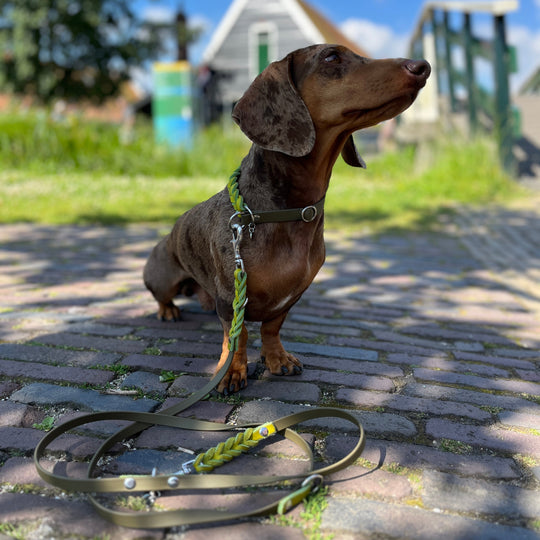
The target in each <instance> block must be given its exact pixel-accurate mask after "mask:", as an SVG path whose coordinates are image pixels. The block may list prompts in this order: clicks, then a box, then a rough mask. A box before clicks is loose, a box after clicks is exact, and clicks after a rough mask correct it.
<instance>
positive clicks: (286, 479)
mask: <svg viewBox="0 0 540 540" xmlns="http://www.w3.org/2000/svg"><path fill="white" fill-rule="evenodd" d="M239 176H240V169H238V170H236V171H235V172H234V173H233V175H232V176H231V179H230V180H229V184H228V187H229V195H230V198H231V203H232V205H233V207H234V209H235V213H234V214H233V215H232V216H231V220H230V222H229V223H230V228H231V231H232V237H233V238H232V244H233V249H234V255H235V264H236V269H235V272H234V279H235V298H234V301H233V311H234V315H233V321H232V324H231V329H230V331H229V354H228V357H227V361H226V362H225V363H224V365H223V366H222V367H221V368H220V370H219V371H218V372H217V373H216V374H215V375H214V376H213V377H212V379H211V380H210V381H209V382H208V383H207V384H206V385H205V386H204V387H203V388H201V389H200V390H198V391H196V392H194V393H193V394H192V395H191V396H189V397H188V398H187V399H185V400H184V401H182V402H180V403H178V404H176V405H174V406H172V407H168V408H167V409H165V410H163V411H161V412H160V413H141V412H131V411H109V412H99V413H90V414H86V415H83V416H81V417H78V418H75V419H72V420H68V421H67V422H65V423H63V424H61V425H60V426H58V427H56V428H54V429H53V430H52V431H50V432H49V433H47V434H46V435H45V436H44V437H43V438H42V439H41V441H40V442H39V443H38V445H37V446H36V449H35V451H34V464H35V466H36V469H37V471H38V473H39V475H40V476H41V478H42V479H43V480H45V481H46V482H48V483H49V484H51V485H53V486H56V487H58V488H60V489H63V490H67V491H76V492H81V493H88V494H89V495H88V499H89V500H90V502H91V504H92V505H93V507H94V508H95V510H96V511H97V513H98V514H99V515H101V516H102V517H104V518H105V519H107V520H109V521H110V522H112V523H114V524H116V525H121V526H124V527H134V528H163V527H173V526H179V525H195V524H204V523H206V524H208V523H215V522H221V521H228V520H235V519H240V518H246V517H251V516H260V515H267V514H271V513H275V512H277V513H279V514H283V513H285V512H287V511H288V510H289V509H290V508H292V507H294V506H296V505H297V504H299V503H300V502H301V501H302V500H304V499H305V498H306V497H307V496H308V495H309V494H310V493H315V492H316V491H317V490H318V489H319V488H320V487H321V485H322V482H323V476H325V475H329V474H332V473H335V472H337V471H338V470H340V469H343V468H344V467H347V466H348V465H350V464H352V463H353V462H354V461H355V460H356V459H357V458H358V457H359V456H360V454H361V453H362V451H363V449H364V445H365V436H364V430H363V427H362V425H361V424H360V422H359V421H358V420H357V419H356V418H355V417H354V416H353V415H352V414H350V413H349V412H347V411H344V410H341V409H335V408H313V409H308V410H305V411H301V412H299V413H296V414H291V415H288V416H284V417H282V418H279V419H277V420H273V421H271V422H266V423H264V424H261V425H259V424H255V423H248V424H241V425H237V426H233V425H230V424H220V423H216V422H208V421H203V420H196V419H192V418H179V417H177V416H176V415H177V414H178V413H180V412H182V411H184V410H186V409H188V408H189V407H191V406H192V405H194V404H195V403H197V402H198V401H200V400H201V399H203V398H205V397H206V396H207V395H208V394H209V393H210V392H211V391H212V390H213V389H214V388H215V387H216V386H217V385H218V384H219V382H220V381H221V379H222V378H223V377H224V376H225V374H226V372H227V371H228V369H229V367H230V365H231V363H232V359H233V356H234V353H235V352H236V350H237V348H238V339H239V335H240V332H241V330H242V325H243V322H244V308H245V306H246V303H247V296H246V294H247V286H246V283H247V274H246V271H245V268H244V262H243V260H242V257H241V254H240V243H241V241H242V234H243V230H244V228H245V224H242V223H235V224H232V221H233V218H235V217H239V216H241V215H247V216H252V215H253V216H254V215H255V214H253V213H252V212H251V210H250V209H249V207H248V206H247V205H246V203H245V202H244V200H243V198H242V196H241V195H240V193H239V190H238V178H239ZM301 219H302V218H301ZM249 223H251V224H252V225H253V227H250V228H249V231H250V234H253V230H254V224H255V222H254V221H253V220H251V221H250V222H249ZM248 226H249V225H248ZM323 417H325V418H340V419H343V420H347V421H349V422H351V423H352V424H353V425H354V426H355V428H357V429H358V442H357V444H356V446H355V448H354V449H353V450H352V451H351V452H349V454H347V455H346V456H345V457H344V458H342V459H341V460H339V461H337V462H335V463H333V464H331V465H328V466H326V467H322V468H318V469H315V468H314V467H315V459H314V456H313V452H312V450H311V448H310V446H309V444H308V443H307V442H306V441H305V440H304V439H303V438H302V437H301V436H300V435H299V434H298V433H297V432H296V431H294V430H292V429H291V427H292V426H294V425H296V424H299V423H302V422H306V421H308V420H314V419H317V418H323ZM104 420H115V421H128V422H131V423H130V425H128V426H127V427H125V428H123V429H121V430H119V431H118V432H117V433H115V434H114V435H112V436H110V437H109V438H108V439H106V440H105V441H104V442H103V443H102V444H101V446H100V447H99V449H98V450H97V451H96V453H95V454H94V456H93V457H92V459H91V460H90V462H89V464H88V469H87V471H86V477H85V478H81V479H79V478H77V479H75V478H69V477H66V476H61V475H57V474H54V472H49V471H48V470H47V469H46V468H45V467H43V465H42V464H41V463H40V460H41V459H42V458H43V457H44V455H45V450H46V449H47V447H48V446H49V445H51V443H52V442H54V441H55V440H56V439H58V437H60V436H61V435H63V434H64V433H66V432H68V431H70V430H72V429H75V428H77V427H79V426H82V425H85V424H89V423H93V422H101V421H104ZM150 426H168V427H175V428H180V429H186V430H198V431H229V432H230V431H231V430H234V429H243V430H244V431H240V432H239V433H238V434H237V435H235V436H234V437H229V438H228V439H227V440H226V441H224V442H222V443H220V444H218V445H217V446H215V447H213V448H210V449H209V450H207V451H206V452H202V453H200V454H198V455H197V456H196V457H195V458H194V459H192V460H190V461H187V462H186V463H183V464H182V466H181V468H180V469H179V470H178V471H176V472H174V473H172V474H163V475H158V474H157V470H156V469H155V468H154V469H153V471H152V474H151V475H126V476H120V477H116V478H102V477H101V478H100V477H97V478H96V477H95V476H94V475H95V472H96V468H97V467H98V466H99V464H100V460H101V459H102V458H103V457H104V456H105V454H106V453H107V451H108V450H110V449H111V448H112V447H113V446H114V445H115V444H116V443H118V442H120V441H122V440H125V439H129V438H132V437H134V436H135V435H138V434H139V433H141V432H142V431H144V430H145V429H147V428H148V427H150ZM276 434H279V435H281V436H282V437H284V438H286V439H288V440H290V441H292V442H294V443H295V444H296V445H297V446H299V447H300V448H301V449H302V451H303V452H304V453H305V454H306V455H307V457H308V462H309V468H308V470H307V471H306V472H304V473H302V474H295V475H277V476H276V475H258V474H240V475H229V474H211V475H208V474H207V473H209V472H212V471H213V470H214V469H215V468H217V467H220V466H221V465H223V464H225V463H228V462H229V461H231V460H232V459H234V458H235V457H238V456H240V455H241V454H243V453H245V452H248V451H249V450H250V449H251V448H254V447H255V446H257V445H258V444H260V443H261V442H263V441H265V440H267V439H269V438H270V437H272V436H275V435H276ZM196 473H197V474H196ZM298 480H302V482H301V484H300V486H299V487H298V488H297V489H295V490H294V491H293V492H292V493H289V494H287V495H286V496H284V497H280V498H278V499H277V500H276V501H274V502H272V503H270V504H266V505H263V506H260V507H258V508H255V509H253V510H250V511H247V512H229V511H224V510H209V509H207V508H200V509H189V510H182V509H179V510H168V511H157V510H149V511H146V512H121V511H118V510H112V509H110V508H108V507H107V506H105V504H103V503H102V502H100V501H98V500H97V498H96V496H95V494H104V493H117V494H120V495H131V494H134V493H138V494H144V495H143V496H144V497H145V498H146V500H147V503H148V505H149V507H152V506H153V505H154V502H155V500H156V499H157V497H159V496H160V495H161V494H162V493H163V492H167V491H173V490H174V491H176V492H182V491H199V490H208V489H218V490H222V489H226V488H240V487H245V488H252V487H257V486H261V487H263V486H276V485H280V484H283V483H286V484H289V483H290V482H291V481H298Z"/></svg>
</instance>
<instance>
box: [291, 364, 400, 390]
mask: <svg viewBox="0 0 540 540" xmlns="http://www.w3.org/2000/svg"><path fill="white" fill-rule="evenodd" d="M294 379H295V380H298V381H302V382H321V383H324V384H334V385H347V386H354V387H355V388H365V389H366V390H380V391H384V392H392V391H393V390H394V388H395V385H394V382H393V381H392V379H388V378H386V377H375V376H373V375H360V374H357V373H341V372H336V371H323V370H318V369H310V368H307V369H304V370H303V371H302V373H301V374H300V375H296V376H294Z"/></svg>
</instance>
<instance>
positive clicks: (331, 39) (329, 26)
mask: <svg viewBox="0 0 540 540" xmlns="http://www.w3.org/2000/svg"><path fill="white" fill-rule="evenodd" d="M295 1H296V2H298V4H299V5H300V7H301V8H302V9H303V10H304V11H305V13H306V15H307V16H308V17H309V18H310V20H311V21H312V22H313V24H314V25H315V26H316V27H317V29H318V30H319V32H320V33H321V35H322V36H323V38H324V39H323V43H335V44H336V45H345V47H348V48H349V49H351V51H353V52H355V53H356V54H359V55H360V56H367V57H369V54H368V53H367V52H366V51H365V50H364V49H362V48H361V47H360V46H359V45H358V44H357V43H355V42H354V41H352V40H350V39H349V38H348V37H347V36H346V35H345V34H344V33H343V32H342V31H341V30H339V28H338V27H337V26H335V25H334V24H333V23H331V22H330V21H329V20H328V19H327V18H326V17H325V16H324V15H322V14H321V13H320V12H319V11H317V10H316V9H315V8H314V7H313V6H312V5H311V4H309V3H308V2H306V1H305V0H295Z"/></svg>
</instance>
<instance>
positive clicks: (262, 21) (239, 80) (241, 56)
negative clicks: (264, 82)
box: [206, 0, 320, 106]
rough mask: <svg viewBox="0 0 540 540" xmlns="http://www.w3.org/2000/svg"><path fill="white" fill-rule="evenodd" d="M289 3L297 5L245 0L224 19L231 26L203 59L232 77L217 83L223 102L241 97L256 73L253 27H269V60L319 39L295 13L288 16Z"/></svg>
mask: <svg viewBox="0 0 540 540" xmlns="http://www.w3.org/2000/svg"><path fill="white" fill-rule="evenodd" d="M242 3H244V2H242ZM292 4H294V8H296V6H297V4H296V2H292V3H291V0H248V1H247V2H245V3H244V6H243V9H242V10H240V12H239V13H236V14H235V15H236V18H235V19H234V20H233V18H232V17H231V18H230V19H229V20H228V21H227V24H228V26H229V28H230V30H229V32H228V34H227V35H226V36H221V40H222V41H221V44H218V46H217V47H216V46H215V44H214V47H215V50H213V51H212V50H211V48H210V50H209V51H208V52H209V53H210V54H207V55H206V60H207V61H208V63H209V64H210V65H211V67H212V68H213V69H215V70H217V71H219V72H222V73H230V74H231V75H232V77H231V79H229V80H227V79H225V80H224V81H222V82H221V83H220V88H221V92H222V99H223V103H224V104H225V105H226V106H228V105H232V104H233V103H234V102H236V101H237V100H238V99H240V97H241V96H242V94H243V93H244V91H245V90H246V88H247V87H248V86H249V84H250V83H251V81H252V80H253V78H254V76H255V75H256V73H255V72H254V59H253V54H255V53H256V48H255V47H254V39H253V35H254V32H253V29H255V30H256V29H257V28H265V25H266V26H267V27H268V28H270V29H271V32H272V33H273V34H271V35H272V37H273V42H272V44H273V46H272V47H271V48H270V54H271V55H272V56H273V57H272V56H271V57H270V60H271V61H273V60H278V59H280V58H283V57H284V56H286V55H287V54H288V53H289V52H290V51H292V50H295V49H298V48H301V47H306V46H308V45H312V44H313V43H314V42H316V41H320V39H314V38H317V37H319V36H317V33H316V30H315V31H314V30H313V28H310V27H309V26H308V25H306V26H304V27H303V28H302V27H300V26H299V25H298V24H297V21H296V20H295V19H298V17H296V15H295V14H294V13H293V14H292V16H291V5H292ZM233 8H234V6H233ZM226 17H227V16H226ZM218 31H219V29H218ZM211 45H212V44H211ZM209 56H210V57H209Z"/></svg>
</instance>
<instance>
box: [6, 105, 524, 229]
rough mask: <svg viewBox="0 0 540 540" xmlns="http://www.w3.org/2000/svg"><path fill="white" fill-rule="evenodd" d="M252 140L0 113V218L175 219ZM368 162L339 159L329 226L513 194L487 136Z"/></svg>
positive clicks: (401, 221) (389, 220)
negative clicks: (175, 140) (167, 134)
mask: <svg viewBox="0 0 540 540" xmlns="http://www.w3.org/2000/svg"><path fill="white" fill-rule="evenodd" d="M248 148H249V141H247V139H246V138H245V137H244V136H243V135H242V133H241V132H240V131H239V130H238V129H237V128H235V127H234V126H231V127H230V128H228V129H227V130H226V131H225V132H223V130H222V129H220V128H218V127H213V128H212V129H210V130H207V131H205V132H203V133H201V134H200V135H198V136H197V137H196V139H195V141H194V143H193V146H192V148H191V149H190V150H174V151H173V150H168V149H166V148H163V147H159V146H157V145H155V144H154V142H153V138H152V131H151V128H150V126H149V125H147V124H141V125H138V126H137V127H136V129H135V130H134V132H133V134H132V137H131V140H130V142H127V143H126V142H122V140H121V137H120V132H119V130H118V128H117V127H114V126H108V125H103V124H95V123H84V122H82V121H81V120H79V119H73V118H72V119H70V120H68V121H66V123H60V124H59V123H55V122H52V121H51V120H50V119H49V117H48V116H47V115H46V114H45V113H44V112H34V113H27V114H21V113H17V114H16V113H12V114H8V115H4V116H0V222H3V223H10V222H18V221H28V222H36V223H51V224H56V223H78V224H87V223H97V224H123V223H133V222H138V223H140V222H162V223H171V222H172V221H174V220H175V219H176V217H178V215H180V214H181V213H183V212H184V211H186V210H187V209H189V208H191V207H192V206H193V205H195V204H197V203H198V202H200V201H203V200H205V199H206V198H208V197H210V196H211V195H213V194H214V193H216V192H217V191H219V190H221V189H223V187H224V186H225V185H226V183H227V179H228V177H229V175H230V174H231V173H232V171H233V170H234V169H235V168H236V167H237V166H238V165H239V164H240V161H241V159H242V157H243V156H244V155H245V154H246V152H247V150H248ZM360 150H362V149H361V148H360ZM364 157H365V156H364ZM367 161H368V168H367V170H361V169H354V168H351V167H348V166H347V165H345V164H344V163H343V162H342V161H341V159H340V160H338V163H337V164H336V167H335V169H334V174H333V178H332V181H331V184H330V189H329V191H328V194H327V198H326V205H325V210H326V223H327V226H328V227H331V228H360V227H364V228H365V227H369V228H370V229H372V230H381V229H385V228H392V227H393V228H402V227H405V228H425V227H428V226H430V225H431V224H432V223H433V222H434V221H435V220H436V218H437V216H438V215H440V213H441V212H445V211H447V210H448V208H450V207H452V205H455V204H456V203H468V204H482V203H487V202H492V201H502V200H506V199H508V198H511V197H513V196H514V195H515V194H516V193H518V190H517V188H516V187H515V184H514V183H513V182H512V181H511V180H510V179H509V178H508V177H507V176H506V175H505V174H504V172H503V171H502V170H501V168H500V167H499V165H498V159H497V156H496V152H495V148H494V144H493V143H492V141H490V140H489V139H478V140H475V141H463V140H459V139H457V140H456V139H453V140H451V141H445V140H438V141H436V142H433V143H430V144H429V146H428V147H424V148H423V149H422V152H420V153H419V152H418V151H417V150H415V148H414V147H412V146H411V147H407V148H404V149H401V150H400V151H397V152H393V153H387V154H384V155H381V156H378V157H376V158H371V159H369V158H368V159H367Z"/></svg>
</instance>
